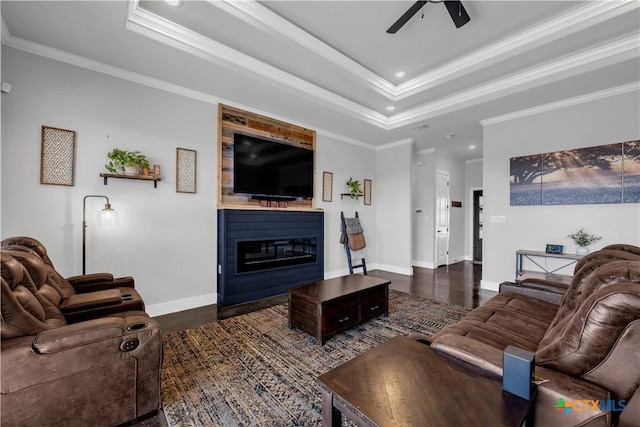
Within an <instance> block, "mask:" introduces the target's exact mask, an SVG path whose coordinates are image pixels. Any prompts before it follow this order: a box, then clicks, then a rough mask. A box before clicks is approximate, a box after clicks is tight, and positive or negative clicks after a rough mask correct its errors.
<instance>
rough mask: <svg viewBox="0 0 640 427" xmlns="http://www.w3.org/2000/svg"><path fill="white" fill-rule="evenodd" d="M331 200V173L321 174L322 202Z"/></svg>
mask: <svg viewBox="0 0 640 427" xmlns="http://www.w3.org/2000/svg"><path fill="white" fill-rule="evenodd" d="M332 199H333V173H332V172H322V201H323V202H330V201H331V200H332Z"/></svg>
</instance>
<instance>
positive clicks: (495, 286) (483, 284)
mask: <svg viewBox="0 0 640 427" xmlns="http://www.w3.org/2000/svg"><path fill="white" fill-rule="evenodd" d="M480 288H481V289H487V290H489V291H495V292H498V291H499V290H500V283H498V282H491V281H489V280H480Z"/></svg>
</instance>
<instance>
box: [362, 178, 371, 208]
mask: <svg viewBox="0 0 640 427" xmlns="http://www.w3.org/2000/svg"><path fill="white" fill-rule="evenodd" d="M364 204H365V205H370V204H371V180H370V179H365V180H364Z"/></svg>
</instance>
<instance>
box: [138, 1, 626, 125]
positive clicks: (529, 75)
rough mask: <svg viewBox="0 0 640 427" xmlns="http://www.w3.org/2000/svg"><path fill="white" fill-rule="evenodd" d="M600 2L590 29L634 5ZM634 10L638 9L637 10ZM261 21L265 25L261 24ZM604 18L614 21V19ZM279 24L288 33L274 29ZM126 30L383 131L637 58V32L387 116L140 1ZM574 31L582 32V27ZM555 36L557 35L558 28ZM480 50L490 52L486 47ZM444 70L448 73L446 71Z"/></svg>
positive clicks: (247, 13) (269, 17)
mask: <svg viewBox="0 0 640 427" xmlns="http://www.w3.org/2000/svg"><path fill="white" fill-rule="evenodd" d="M210 3H211V4H214V5H215V6H216V7H222V8H224V10H229V11H230V13H233V14H234V16H239V17H241V18H242V19H244V20H245V22H249V23H252V24H253V25H256V26H259V27H260V28H263V27H264V26H267V27H269V28H270V29H268V30H266V31H269V32H274V31H275V32H277V33H278V34H289V35H290V34H293V33H295V35H292V36H291V37H294V38H293V39H292V40H294V41H295V40H298V41H301V40H304V42H305V43H307V45H309V46H310V45H311V44H314V43H315V42H313V40H315V41H317V42H318V43H315V44H314V46H311V47H309V49H312V48H313V49H315V50H316V51H322V52H323V55H329V52H330V51H331V49H332V48H330V47H329V46H328V45H326V44H324V43H322V42H320V41H319V40H317V39H315V38H314V37H312V36H311V35H309V34H308V33H306V32H305V31H303V30H301V29H300V28H298V27H296V26H295V25H293V24H291V23H289V22H288V21H286V20H284V19H283V18H281V17H280V16H279V15H276V14H275V13H273V12H271V11H269V10H268V9H266V8H265V7H263V6H261V5H259V4H258V3H257V2H255V1H227V2H220V1H215V2H211V1H210ZM596 3H597V4H593V5H592V4H589V5H587V6H585V7H582V8H579V9H578V10H580V11H581V13H580V14H578V16H579V17H587V18H589V19H590V20H591V21H589V19H587V18H584V19H582V21H580V22H582V25H587V23H588V22H592V21H593V20H595V19H596V18H597V17H599V18H600V19H601V20H602V19H605V15H607V13H608V14H614V13H618V14H619V13H623V12H627V11H628V9H629V7H630V6H629V4H628V2H625V3H620V2H596ZM221 5H223V6H221ZM632 6H633V5H632ZM634 8H637V6H635V7H634ZM251 13H254V15H251ZM567 15H568V14H565V15H562V16H561V17H558V18H555V19H552V20H550V21H548V22H547V23H546V24H544V25H542V26H539V27H536V29H532V30H528V31H525V32H524V33H525V34H530V33H534V34H535V37H537V38H536V40H541V39H542V38H543V37H544V34H543V33H544V31H551V30H549V28H548V27H550V26H555V27H560V28H567V26H568V25H569V23H568V21H569V19H568V17H567ZM263 19H264V21H265V22H264V23H263V22H260V21H262V20H263ZM606 19H610V17H609V18H606ZM552 24H553V25H552ZM279 26H281V27H282V28H283V29H284V30H275V29H274V28H278V27H279ZM126 28H127V29H129V30H132V31H136V32H138V33H140V34H142V35H145V36H147V37H150V38H152V39H154V40H157V41H159V42H162V43H165V44H169V45H170V46H173V47H176V48H178V49H181V50H183V51H185V52H189V53H192V54H194V55H197V56H198V57H200V58H203V59H205V60H207V61H211V62H213V63H216V64H218V65H222V66H225V67H227V68H230V69H233V70H234V71H238V67H239V69H240V70H241V71H242V72H244V74H246V75H249V76H251V77H252V78H260V79H263V80H264V81H266V82H269V83H272V84H275V85H276V86H278V87H280V88H283V89H285V90H289V91H292V90H293V91H295V93H298V94H299V93H303V94H306V95H309V96H311V97H313V98H314V99H316V100H317V101H318V102H320V103H321V104H323V105H325V106H328V107H330V108H334V109H336V110H338V111H341V112H344V113H346V114H349V115H350V116H352V117H356V118H359V119H360V120H363V121H365V122H367V123H370V124H373V125H375V126H377V127H380V128H382V129H385V130H393V129H396V128H399V127H402V126H406V125H410V124H413V123H415V122H417V121H422V120H424V119H428V118H431V117H435V116H437V115H440V114H445V113H448V112H451V111H453V110H455V109H458V108H464V107H468V106H472V105H476V104H478V103H480V102H483V101H486V100H492V99H496V98H498V97H500V96H504V95H507V94H512V93H516V92H519V91H523V90H526V89H530V88H532V87H535V86H536V82H539V81H552V80H557V79H559V78H565V77H567V75H566V74H565V73H568V72H573V74H576V73H578V72H581V71H584V70H585V67H586V66H587V65H589V66H590V67H603V66H605V65H610V64H612V63H615V61H616V59H615V58H617V61H618V62H620V61H623V60H625V59H629V58H631V57H634V56H637V55H638V48H637V46H638V37H637V34H635V35H633V36H629V37H627V38H626V39H623V40H620V41H617V42H612V43H609V44H607V45H605V46H601V47H598V48H595V49H591V50H589V51H586V52H582V53H579V54H576V55H573V56H569V57H566V58H564V59H560V60H558V61H555V62H551V63H547V64H544V65H541V66H538V67H535V68H533V69H529V70H527V71H524V72H522V73H519V74H515V75H512V76H510V77H507V78H504V79H500V80H497V81H494V82H490V83H487V84H484V85H480V86H477V87H475V88H473V89H470V90H466V91H462V92H459V93H457V94H454V95H452V96H448V97H445V98H441V99H439V100H436V101H433V102H429V103H427V104H424V105H421V106H419V107H417V108H414V109H411V110H408V111H404V112H402V113H399V114H396V115H393V116H390V117H389V116H385V115H383V114H381V113H378V112H376V111H374V110H372V109H370V108H367V107H365V106H363V105H361V104H358V103H356V102H354V101H351V100H349V99H347V98H345V97H342V96H340V95H337V94H335V93H333V92H330V91H328V90H326V89H324V88H321V87H319V86H317V85H314V84H312V83H310V82H308V81H306V80H303V79H301V78H299V77H296V76H293V75H292V74H289V73H286V72H284V71H282V70H280V69H278V68H276V67H273V66H271V65H268V64H266V63H264V62H262V61H259V60H257V59H255V58H252V57H250V56H248V55H245V54H243V53H241V52H239V51H236V50H234V49H231V48H229V47H228V46H225V45H222V44H221V43H218V42H216V41H214V40H211V39H209V38H207V37H204V36H202V35H200V34H198V33H195V32H194V31H191V30H189V29H187V28H184V27H182V26H180V25H177V24H175V23H173V22H171V21H169V20H167V19H165V18H162V17H160V16H158V15H156V14H153V13H151V12H149V11H147V10H145V9H143V8H141V7H139V4H138V0H132V1H130V3H129V9H128V14H127V22H126ZM573 28H574V29H575V28H578V25H576V26H574V27H573ZM285 30H286V31H285ZM521 34H522V33H521ZM555 37H558V31H557V30H556V32H555ZM523 38H526V39H529V40H533V39H534V36H533V35H529V36H527V37H523V36H522V35H520V36H519V38H518V37H516V38H514V40H516V39H517V40H519V41H517V42H516V41H514V40H510V42H509V45H510V46H511V47H510V49H512V50H518V49H520V50H519V51H518V53H521V49H522V45H523V43H524V42H523V41H522V39H523ZM488 49H489V48H488ZM492 49H493V50H494V51H495V52H498V51H504V50H505V49H503V48H495V47H494V48H492ZM480 52H483V53H486V52H485V50H484V49H483V50H481V51H480ZM340 55H341V57H340V61H338V59H336V61H338V62H340V63H344V62H345V61H346V60H345V58H346V57H344V55H342V54H340ZM336 58H337V57H336ZM347 59H348V58H347ZM479 60H480V59H479V58H477V61H479ZM473 61H476V60H473ZM473 61H471V62H473ZM347 62H348V61H347ZM596 62H598V64H596ZM444 69H446V67H445V68H444ZM592 69H593V68H592ZM442 70H443V68H441V69H438V72H442ZM561 74H562V75H561ZM554 76H555V77H554Z"/></svg>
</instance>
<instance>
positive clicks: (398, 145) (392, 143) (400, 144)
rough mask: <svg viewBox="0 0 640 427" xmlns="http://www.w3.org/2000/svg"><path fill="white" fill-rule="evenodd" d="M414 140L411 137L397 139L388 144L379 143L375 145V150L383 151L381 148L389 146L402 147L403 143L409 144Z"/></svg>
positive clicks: (388, 147) (386, 148) (384, 148)
mask: <svg viewBox="0 0 640 427" xmlns="http://www.w3.org/2000/svg"><path fill="white" fill-rule="evenodd" d="M415 141H416V140H415V139H413V138H406V139H401V140H399V141H395V142H390V143H388V144H384V145H380V146H378V147H376V151H383V150H388V149H390V148H396V147H402V146H404V145H411V144H413V143H414V142H415Z"/></svg>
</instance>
